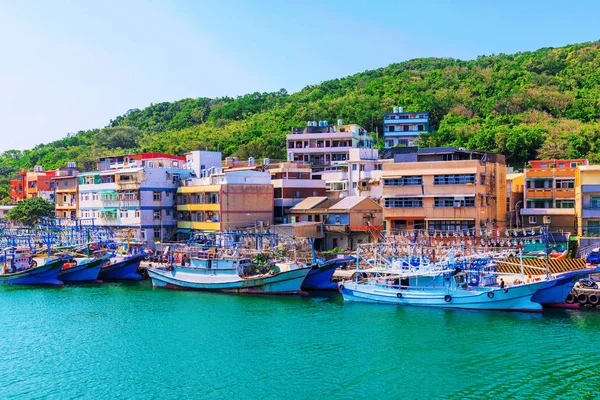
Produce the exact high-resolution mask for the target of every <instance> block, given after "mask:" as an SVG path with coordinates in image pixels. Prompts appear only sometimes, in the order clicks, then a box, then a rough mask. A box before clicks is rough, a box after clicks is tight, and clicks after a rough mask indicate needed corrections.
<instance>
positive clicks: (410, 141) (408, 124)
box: [383, 107, 429, 148]
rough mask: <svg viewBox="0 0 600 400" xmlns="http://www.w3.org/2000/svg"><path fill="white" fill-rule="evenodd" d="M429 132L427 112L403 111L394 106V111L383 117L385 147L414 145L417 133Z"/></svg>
mask: <svg viewBox="0 0 600 400" xmlns="http://www.w3.org/2000/svg"><path fill="white" fill-rule="evenodd" d="M426 132H429V112H427V111H425V112H405V111H404V108H403V107H394V112H391V113H386V114H385V116H384V117H383V140H384V142H385V147H386V148H391V147H394V146H415V145H416V144H417V141H418V139H419V135H421V134H423V133H426Z"/></svg>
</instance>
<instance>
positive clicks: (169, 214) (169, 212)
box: [165, 208, 171, 217]
mask: <svg viewBox="0 0 600 400" xmlns="http://www.w3.org/2000/svg"><path fill="white" fill-rule="evenodd" d="M165 215H166V216H167V217H170V216H171V210H170V209H168V208H167V209H166V210H165Z"/></svg>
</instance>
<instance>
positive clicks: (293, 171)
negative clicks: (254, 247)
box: [266, 162, 325, 224]
mask: <svg viewBox="0 0 600 400" xmlns="http://www.w3.org/2000/svg"><path fill="white" fill-rule="evenodd" d="M266 170H267V172H269V173H270V174H271V183H272V184H273V195H274V221H275V223H276V224H283V223H287V222H289V221H290V217H289V210H290V208H292V207H293V206H295V205H296V204H298V203H299V202H301V201H302V200H304V199H305V198H307V197H322V196H325V181H323V180H321V179H315V177H314V176H313V172H312V169H311V168H310V165H309V164H305V163H300V162H282V163H278V164H270V165H268V166H267V169H266Z"/></svg>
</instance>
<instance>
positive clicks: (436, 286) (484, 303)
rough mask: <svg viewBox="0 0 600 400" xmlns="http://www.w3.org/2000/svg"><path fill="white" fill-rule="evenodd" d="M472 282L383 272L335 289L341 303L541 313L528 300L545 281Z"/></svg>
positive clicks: (440, 274)
mask: <svg viewBox="0 0 600 400" xmlns="http://www.w3.org/2000/svg"><path fill="white" fill-rule="evenodd" d="M365 272H366V271H365ZM482 278H483V277H482ZM472 279H473V275H472V274H471V273H465V272H456V271H453V270H439V271H432V272H429V273H427V272H419V273H416V274H413V275H411V274H407V273H403V272H401V271H397V272H395V271H387V272H386V274H385V275H382V274H379V276H378V277H373V278H368V279H366V280H364V281H351V282H349V281H345V282H342V283H341V284H340V286H339V289H340V292H341V293H342V296H343V297H344V301H363V302H374V303H390V304H398V305H405V306H426V307H440V308H462V309H473V310H507V311H533V312H537V311H541V310H542V306H541V304H539V303H536V302H534V301H532V300H531V297H532V296H533V295H534V294H535V293H536V292H537V291H538V290H539V289H540V288H541V287H543V286H544V285H546V281H540V282H534V283H529V284H521V285H514V286H507V287H500V286H497V285H493V286H487V285H471V284H470V283H469V282H472ZM494 279H495V277H494Z"/></svg>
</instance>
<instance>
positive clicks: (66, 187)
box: [52, 163, 79, 219]
mask: <svg viewBox="0 0 600 400" xmlns="http://www.w3.org/2000/svg"><path fill="white" fill-rule="evenodd" d="M77 174H79V170H78V169H77V168H76V164H75V163H68V164H67V168H59V169H57V170H56V174H55V176H54V177H53V178H52V181H53V182H54V200H55V201H54V211H55V215H56V217H57V218H70V219H72V218H76V217H77V203H78V202H77Z"/></svg>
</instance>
